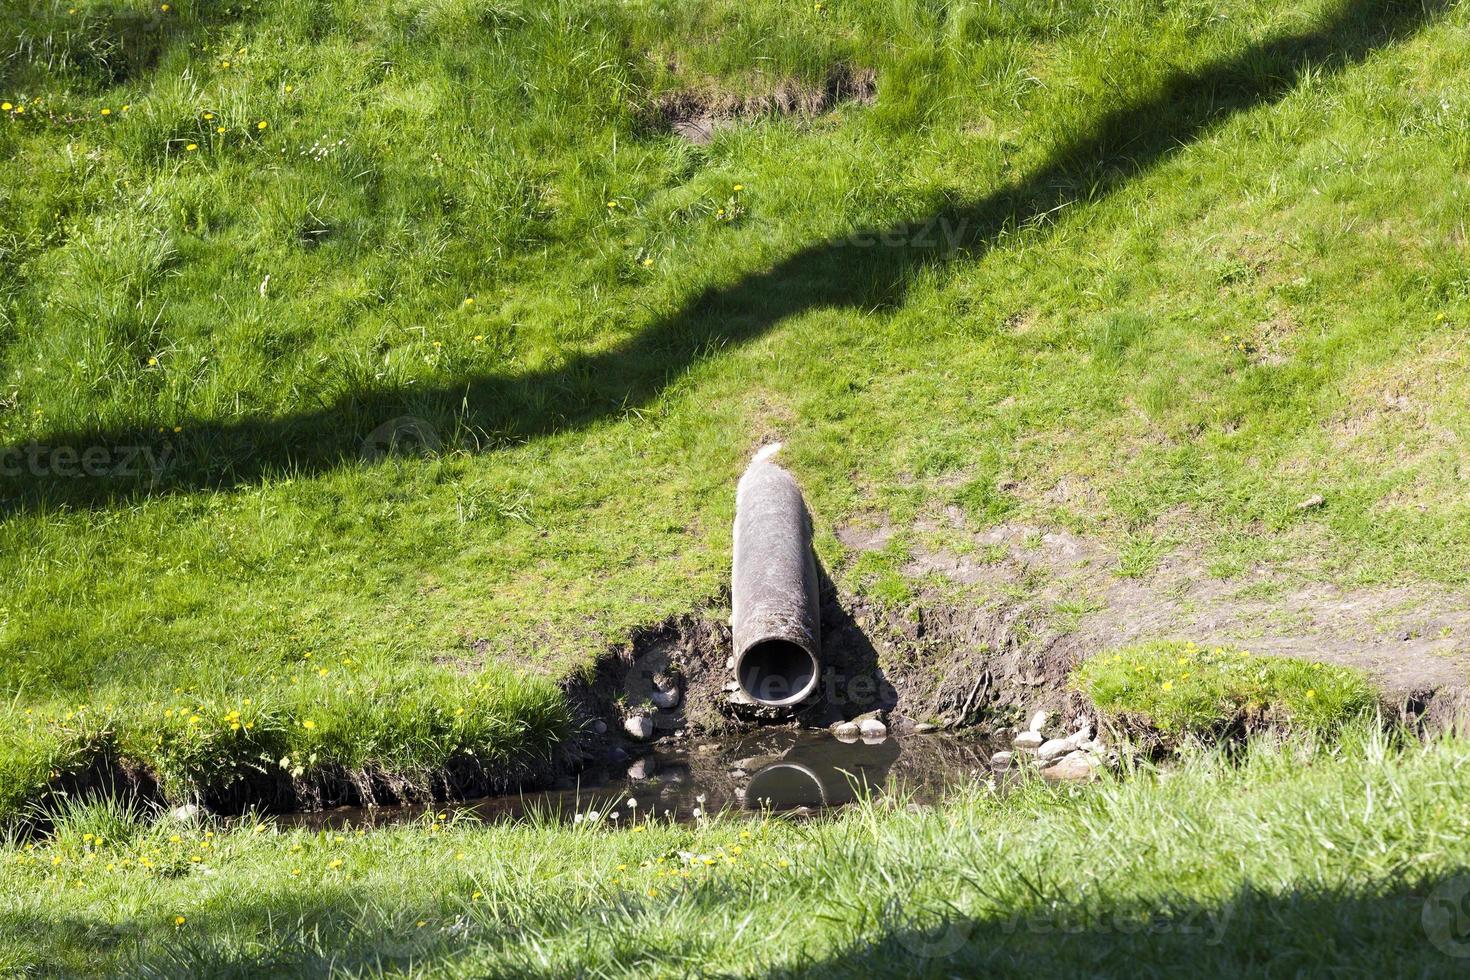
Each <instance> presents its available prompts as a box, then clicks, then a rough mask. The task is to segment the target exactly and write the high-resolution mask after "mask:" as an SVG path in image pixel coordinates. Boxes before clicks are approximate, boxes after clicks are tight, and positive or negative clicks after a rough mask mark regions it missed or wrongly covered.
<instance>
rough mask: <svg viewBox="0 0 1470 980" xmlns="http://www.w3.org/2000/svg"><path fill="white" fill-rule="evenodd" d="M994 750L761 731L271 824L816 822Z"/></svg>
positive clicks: (911, 791) (949, 781) (971, 778)
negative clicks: (452, 819)
mask: <svg viewBox="0 0 1470 980" xmlns="http://www.w3.org/2000/svg"><path fill="white" fill-rule="evenodd" d="M993 749H994V746H992V745H991V744H990V743H989V742H987V741H984V740H982V739H978V738H956V737H952V736H944V735H938V734H933V735H913V736H907V737H904V738H888V739H884V740H882V741H867V742H865V741H855V742H843V741H839V740H838V739H836V738H833V737H832V736H831V735H830V734H828V733H826V732H797V731H788V730H778V731H765V732H759V733H756V734H752V735H748V736H745V737H743V738H740V739H737V740H733V741H713V740H707V741H700V740H693V741H688V742H674V743H660V744H658V745H655V746H654V747H653V749H652V751H651V752H650V753H649V754H647V755H645V756H642V757H640V758H638V759H635V760H633V761H632V762H631V763H628V764H625V765H624V766H621V767H619V768H618V769H615V770H602V771H588V772H584V773H582V774H581V775H580V776H578V777H576V778H574V779H569V780H566V781H564V783H563V784H562V785H561V786H560V787H558V788H556V789H551V790H546V791H541V792H534V793H521V794H517V795H510V796H492V797H486V798H484V799H479V800H470V801H467V802H464V803H456V804H449V805H441V806H439V807H435V808H430V807H424V806H405V807H365V808H359V807H343V808H339V809H336V810H326V811H322V812H317V813H300V814H291V815H288V816H284V817H280V818H277V822H278V823H279V824H280V825H282V826H296V827H308V828H312V829H340V828H343V827H348V826H351V827H365V826H384V825H388V824H394V823H403V822H407V821H412V820H417V819H422V818H423V817H424V815H425V814H427V813H431V812H435V813H447V814H468V815H471V816H473V817H476V818H478V819H481V820H485V821H492V822H493V821H502V822H503V821H515V820H523V819H527V818H535V819H545V820H557V821H564V822H573V821H575V820H585V819H597V820H600V821H617V820H622V821H627V820H628V819H629V817H630V815H633V814H636V816H637V817H638V818H639V819H644V818H647V817H650V816H652V817H657V818H660V819H672V820H675V821H678V822H681V823H685V822H691V821H694V820H697V819H698V818H699V817H700V815H702V814H714V813H718V812H720V811H721V810H729V811H748V812H766V811H770V812H774V813H784V814H795V815H807V814H815V813H818V812H821V811H823V810H827V809H831V808H833V807H840V806H843V805H845V804H848V803H851V802H852V801H853V800H854V799H856V798H857V796H858V795H859V794H862V793H864V792H868V793H872V794H873V795H875V796H881V795H884V794H890V793H895V792H900V791H901V792H902V793H903V794H904V795H905V797H906V798H908V799H911V800H913V801H914V802H916V803H932V802H935V801H937V800H938V799H940V798H941V797H942V796H944V794H945V793H946V792H947V791H948V790H950V789H952V788H954V787H956V786H958V785H963V784H970V783H975V782H977V781H978V782H983V781H984V780H985V779H987V778H989V777H990V774H991V773H990V768H989V765H988V760H989V757H990V754H991V752H992V751H993ZM593 814H596V817H593V816H592V815H593ZM614 814H616V815H617V816H613V815H614Z"/></svg>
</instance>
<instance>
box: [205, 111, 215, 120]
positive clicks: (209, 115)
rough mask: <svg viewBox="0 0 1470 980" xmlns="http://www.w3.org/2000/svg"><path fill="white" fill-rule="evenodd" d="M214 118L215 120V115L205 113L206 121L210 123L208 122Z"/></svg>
mask: <svg viewBox="0 0 1470 980" xmlns="http://www.w3.org/2000/svg"><path fill="white" fill-rule="evenodd" d="M213 118H214V113H212V112H206V113H205V114H204V119H205V121H206V122H207V121H208V120H210V119H213Z"/></svg>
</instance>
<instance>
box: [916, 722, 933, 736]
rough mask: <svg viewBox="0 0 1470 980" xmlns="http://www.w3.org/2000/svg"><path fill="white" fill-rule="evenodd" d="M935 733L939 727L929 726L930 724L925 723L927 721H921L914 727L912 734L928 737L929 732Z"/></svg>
mask: <svg viewBox="0 0 1470 980" xmlns="http://www.w3.org/2000/svg"><path fill="white" fill-rule="evenodd" d="M937 731H939V726H938V725H935V724H931V723H930V722H927V721H921V722H919V723H918V724H917V725H915V726H914V734H915V735H928V734H930V733H931V732H937Z"/></svg>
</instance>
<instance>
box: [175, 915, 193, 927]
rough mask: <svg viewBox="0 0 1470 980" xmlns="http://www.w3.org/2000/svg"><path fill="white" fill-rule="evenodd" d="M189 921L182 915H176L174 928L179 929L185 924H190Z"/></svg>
mask: <svg viewBox="0 0 1470 980" xmlns="http://www.w3.org/2000/svg"><path fill="white" fill-rule="evenodd" d="M188 921H189V920H188V919H186V918H184V917H183V916H182V915H176V916H174V928H178V927H179V926H181V925H183V924H184V923H185V922H188Z"/></svg>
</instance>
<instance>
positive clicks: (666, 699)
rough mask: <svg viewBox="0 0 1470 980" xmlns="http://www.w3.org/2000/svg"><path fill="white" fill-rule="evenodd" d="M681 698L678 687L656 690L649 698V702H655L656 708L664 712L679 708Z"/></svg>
mask: <svg viewBox="0 0 1470 980" xmlns="http://www.w3.org/2000/svg"><path fill="white" fill-rule="evenodd" d="M681 698H682V695H681V694H680V693H679V688H678V686H677V685H675V686H673V687H668V688H662V689H659V688H655V689H654V692H653V693H652V694H650V695H649V696H648V700H650V701H652V702H653V706H654V707H655V708H661V709H663V710H664V711H667V710H669V709H670V708H677V707H678V706H679V701H680V700H681Z"/></svg>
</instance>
